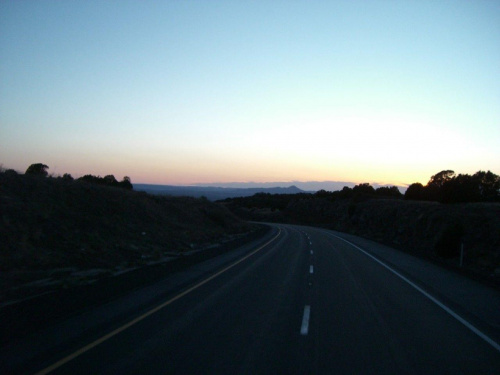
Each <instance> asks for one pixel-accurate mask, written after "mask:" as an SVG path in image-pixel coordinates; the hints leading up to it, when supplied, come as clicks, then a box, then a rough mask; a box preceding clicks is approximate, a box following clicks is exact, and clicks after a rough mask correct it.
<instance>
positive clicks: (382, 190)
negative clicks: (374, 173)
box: [375, 186, 402, 198]
mask: <svg viewBox="0 0 500 375" xmlns="http://www.w3.org/2000/svg"><path fill="white" fill-rule="evenodd" d="M375 194H376V195H377V196H379V197H394V198H400V197H402V194H401V192H400V191H399V189H398V188H397V186H391V187H389V186H381V187H379V188H378V189H376V190H375Z"/></svg>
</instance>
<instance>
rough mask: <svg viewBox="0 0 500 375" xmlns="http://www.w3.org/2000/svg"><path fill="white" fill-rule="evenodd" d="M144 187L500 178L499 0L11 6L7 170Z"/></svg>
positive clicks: (3, 126) (2, 136)
mask: <svg viewBox="0 0 500 375" xmlns="http://www.w3.org/2000/svg"><path fill="white" fill-rule="evenodd" d="M35 162H43V163H45V164H47V165H49V167H50V169H49V172H50V173H54V174H55V175H59V174H60V175H62V174H63V173H70V174H72V175H73V177H79V176H81V175H84V174H88V173H90V174H94V175H102V176H104V175H106V174H114V175H115V176H116V177H117V178H118V179H121V178H122V177H123V176H125V175H128V176H130V177H131V179H132V182H135V183H158V184H176V185H185V184H194V183H213V182H217V183H218V182H221V183H222V182H248V181H255V182H270V181H323V180H334V181H352V182H355V183H359V182H370V183H388V184H398V185H404V184H410V183H413V182H422V183H426V182H427V181H428V179H429V177H430V176H431V175H433V174H435V173H437V172H439V171H440V170H443V169H453V170H454V171H455V172H457V173H469V174H472V173H474V172H476V171H478V170H491V171H492V172H494V173H496V174H500V2H499V1H479V0H475V1H457V0H454V1H425V0H422V1H251V2H250V1H68V0H65V1H1V2H0V163H1V164H3V168H13V169H16V170H18V171H20V172H24V171H25V170H26V168H27V167H28V166H29V165H30V164H32V163H35Z"/></svg>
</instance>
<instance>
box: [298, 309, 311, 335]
mask: <svg viewBox="0 0 500 375" xmlns="http://www.w3.org/2000/svg"><path fill="white" fill-rule="evenodd" d="M310 314H311V306H309V305H306V306H304V316H303V317H302V326H301V327H300V334H301V335H302V336H306V335H307V334H308V333H309V316H310Z"/></svg>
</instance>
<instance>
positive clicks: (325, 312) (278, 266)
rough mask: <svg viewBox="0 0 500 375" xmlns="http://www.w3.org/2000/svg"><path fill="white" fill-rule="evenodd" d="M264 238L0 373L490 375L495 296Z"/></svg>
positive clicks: (421, 269)
mask: <svg viewBox="0 0 500 375" xmlns="http://www.w3.org/2000/svg"><path fill="white" fill-rule="evenodd" d="M270 225H272V230H271V231H270V232H269V233H268V234H267V235H266V237H265V238H262V239H260V240H258V241H254V242H252V243H250V244H247V245H245V246H242V247H241V248H238V249H236V250H234V251H232V252H230V253H227V254H224V255H222V256H219V257H217V258H214V259H210V260H207V261H205V262H203V263H200V264H197V265H194V266H192V267H189V268H188V269H185V270H183V271H181V272H178V273H176V274H174V275H171V276H170V277H168V278H166V279H165V280H162V281H161V282H158V283H155V284H154V285H150V286H148V287H144V288H140V289H138V290H136V291H134V292H133V293H130V294H129V295H127V296H122V297H120V298H118V299H116V300H113V301H111V302H109V303H107V304H105V305H103V306H99V307H96V308H95V309H92V310H91V311H87V312H86V313H85V314H81V315H77V316H74V317H71V318H69V319H67V320H66V321H63V322H60V323H58V324H54V325H52V326H51V327H47V328H44V329H42V330H40V332H36V334H34V335H33V336H32V337H27V338H23V339H22V340H19V341H18V342H14V343H11V344H9V345H8V346H7V347H4V348H2V349H1V350H0V363H3V364H2V365H0V366H2V367H3V370H2V368H0V372H2V373H39V374H42V373H54V374H148V373H149V374H499V373H500V345H499V342H500V292H499V291H497V290H495V289H492V288H489V287H487V286H485V285H482V284H479V283H477V282H475V281H472V280H469V279H467V278H464V277H463V276H461V275H458V274H455V273H453V272H450V271H447V270H444V269H441V268H439V267H437V266H436V265H433V264H429V263H427V262H425V261H423V260H420V259H417V258H414V257H412V256H409V255H407V254H405V253H402V252H399V251H396V250H393V249H391V248H388V247H386V246H382V245H379V244H376V243H374V242H371V241H367V240H364V239H361V238H357V237H355V236H350V235H346V234H341V233H338V232H333V231H328V230H324V229H319V228H311V227H304V226H292V225H280V224H270Z"/></svg>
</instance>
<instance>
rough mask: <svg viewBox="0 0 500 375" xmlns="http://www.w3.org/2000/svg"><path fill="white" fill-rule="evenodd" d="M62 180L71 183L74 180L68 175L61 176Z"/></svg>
mask: <svg viewBox="0 0 500 375" xmlns="http://www.w3.org/2000/svg"><path fill="white" fill-rule="evenodd" d="M62 179H63V180H65V181H73V180H74V179H73V176H71V175H70V174H69V173H65V174H63V176H62Z"/></svg>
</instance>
